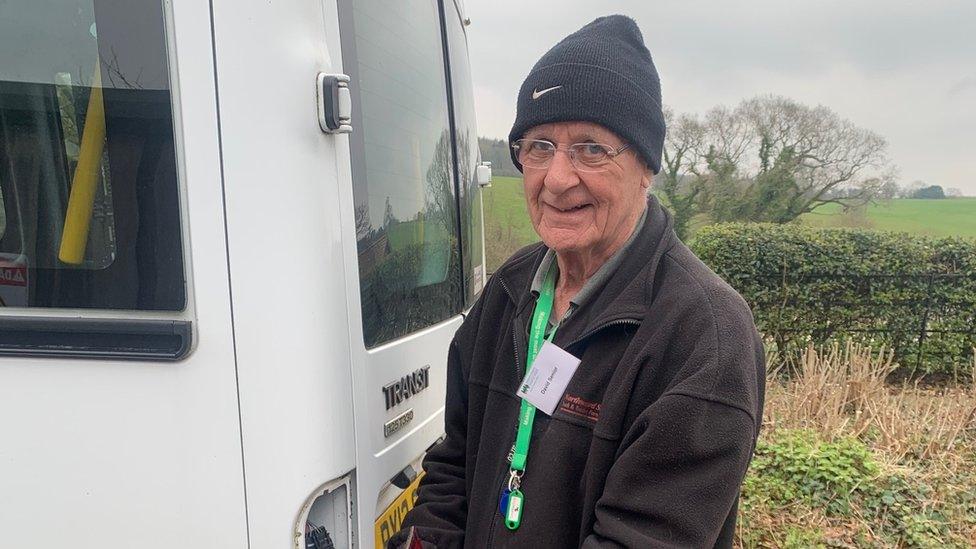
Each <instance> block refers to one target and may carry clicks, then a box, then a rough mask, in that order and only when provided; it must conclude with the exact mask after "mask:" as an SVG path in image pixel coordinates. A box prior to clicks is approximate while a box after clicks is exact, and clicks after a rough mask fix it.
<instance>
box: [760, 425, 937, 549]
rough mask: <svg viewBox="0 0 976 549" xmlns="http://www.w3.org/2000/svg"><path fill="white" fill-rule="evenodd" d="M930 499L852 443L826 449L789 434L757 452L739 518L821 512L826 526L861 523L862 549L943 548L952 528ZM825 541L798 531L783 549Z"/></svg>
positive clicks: (776, 435) (811, 438)
mask: <svg viewBox="0 0 976 549" xmlns="http://www.w3.org/2000/svg"><path fill="white" fill-rule="evenodd" d="M931 493H932V488H931V487H930V486H928V485H927V484H925V483H924V482H922V481H920V480H917V479H913V478H911V477H909V476H908V475H906V474H905V473H904V472H901V471H897V470H894V471H892V470H886V468H885V467H882V465H881V464H880V463H879V462H878V461H877V459H876V457H875V456H874V454H873V453H872V451H871V450H870V449H869V448H868V447H867V446H865V445H864V444H863V443H862V442H860V441H859V440H857V439H855V438H848V437H841V438H838V439H836V440H833V441H827V440H823V439H822V438H820V437H819V436H818V435H817V434H816V433H814V432H812V431H808V430H802V429H797V430H794V429H785V430H779V431H775V432H773V433H771V434H770V435H769V436H768V437H767V438H766V439H761V440H760V441H759V443H758V444H757V446H756V454H755V457H754V458H753V461H752V465H751V466H750V469H749V474H748V475H747V476H746V479H745V482H744V483H743V485H742V513H743V518H744V522H745V523H749V522H750V520H751V519H752V518H753V517H756V516H758V515H761V514H762V513H765V514H769V513H772V512H775V510H777V509H778V510H780V512H781V513H782V512H789V513H792V514H795V515H801V514H804V513H810V512H813V511H814V510H816V512H817V513H822V514H823V516H824V517H826V518H827V519H828V520H840V521H844V520H851V521H856V522H857V523H860V524H861V529H860V530H859V531H858V532H857V533H856V534H857V536H858V537H860V538H861V539H859V540H857V543H856V545H857V546H870V545H878V544H881V545H884V546H897V547H944V546H946V545H947V542H946V540H948V539H949V538H950V535H949V529H948V526H949V524H948V521H947V519H946V517H945V516H944V515H943V514H942V512H941V511H942V510H941V509H940V508H939V506H938V505H935V504H932V503H931V502H930V501H929V499H930V496H931ZM801 507H802V509H799V508H801ZM790 509H792V510H791V511H784V510H790ZM744 526H750V524H745V525H744ZM755 535H760V532H759V531H758V530H757V532H756V534H755ZM824 537H825V535H824V533H823V532H817V531H807V530H800V529H794V530H789V531H787V536H786V539H785V540H780V542H779V543H778V545H783V546H796V547H800V546H803V547H817V546H827V545H829V544H827V543H824V541H825V540H824ZM878 537H880V538H881V539H878ZM871 538H874V539H871ZM743 541H744V542H745V543H746V544H747V545H762V544H763V543H762V540H759V539H744V540H743ZM950 545H951V544H950ZM842 546H843V545H842Z"/></svg>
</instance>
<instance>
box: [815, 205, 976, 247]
mask: <svg viewBox="0 0 976 549" xmlns="http://www.w3.org/2000/svg"><path fill="white" fill-rule="evenodd" d="M801 220H802V221H803V223H804V224H807V225H810V226H813V227H860V228H865V229H874V230H879V231H898V232H907V233H913V234H923V235H928V236H962V237H968V238H976V198H947V199H943V200H919V199H908V198H901V199H896V200H891V201H885V202H880V203H878V204H873V205H870V206H867V207H866V208H864V209H863V210H859V211H855V212H850V213H843V212H841V209H840V207H839V206H838V205H837V204H827V205H825V206H822V207H820V208H818V209H817V210H816V211H814V212H812V213H809V214H806V215H804V216H803V217H802V218H801Z"/></svg>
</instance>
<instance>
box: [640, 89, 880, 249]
mask: <svg viewBox="0 0 976 549" xmlns="http://www.w3.org/2000/svg"><path fill="white" fill-rule="evenodd" d="M665 117H666V121H667V125H668V135H667V137H666V139H665V151H664V161H663V166H662V173H661V175H660V176H659V177H660V179H661V181H660V182H659V183H658V185H657V188H658V189H659V190H660V191H661V193H662V194H663V195H664V196H665V197H666V198H667V200H668V201H669V202H670V205H671V208H672V209H673V210H674V211H675V224H676V228H677V229H679V230H680V232H681V234H683V232H685V231H686V230H687V223H688V221H689V220H690V219H691V217H693V216H694V215H697V214H699V213H703V212H704V213H708V214H709V217H711V219H712V220H714V221H730V220H739V221H769V222H774V223H786V222H788V221H791V220H793V219H796V218H797V217H799V216H800V215H803V214H804V213H807V212H810V211H813V210H815V209H816V208H818V207H820V206H822V205H824V204H828V203H836V204H840V205H841V206H842V207H844V208H845V209H849V208H854V207H857V206H861V205H863V204H865V203H867V202H870V201H872V200H874V199H876V198H878V197H879V195H880V194H881V193H882V189H883V188H884V189H886V192H887V193H888V194H891V192H892V189H893V188H896V186H895V187H893V186H894V185H895V180H896V178H897V173H896V171H895V169H894V168H893V167H892V166H891V165H890V164H889V162H888V160H887V158H886V155H885V151H886V148H887V144H886V142H885V140H884V138H882V137H881V136H879V135H878V134H876V133H874V132H872V131H870V130H866V129H864V128H860V127H858V126H856V125H854V124H853V123H852V122H850V121H848V120H845V119H843V118H841V117H840V116H839V115H837V114H836V113H835V112H833V111H832V110H830V109H828V108H827V107H824V106H817V107H809V106H806V105H803V104H800V103H798V102H796V101H794V100H792V99H788V98H785V97H777V96H761V97H756V98H753V99H749V100H746V101H743V102H742V103H740V104H739V105H738V106H737V107H736V108H735V109H729V108H727V107H723V106H719V107H715V108H713V109H711V110H710V111H708V112H707V113H706V114H705V116H704V117H703V118H702V119H699V118H697V117H696V116H693V115H688V114H680V115H679V114H675V113H674V112H672V111H670V110H666V112H665Z"/></svg>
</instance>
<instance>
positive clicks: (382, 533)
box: [374, 473, 424, 549]
mask: <svg viewBox="0 0 976 549" xmlns="http://www.w3.org/2000/svg"><path fill="white" fill-rule="evenodd" d="M423 477H424V474H423V473H420V474H419V475H417V478H415V479H413V482H411V483H410V486H407V488H406V489H405V490H404V491H403V493H401V494H400V495H399V496H397V498H396V499H395V500H393V503H391V504H390V506H389V507H387V508H386V511H383V514H382V515H380V516H379V517H378V518H377V519H376V522H375V523H374V530H375V532H376V547H377V549H381V548H383V547H386V542H387V541H389V540H390V538H392V537H393V534H396V533H397V532H399V531H400V526H401V525H403V519H404V518H406V516H407V512H408V511H410V510H411V509H413V504H414V502H416V501H417V486H419V485H420V479H422V478H423Z"/></svg>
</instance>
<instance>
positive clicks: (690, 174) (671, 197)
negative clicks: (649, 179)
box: [654, 107, 704, 238]
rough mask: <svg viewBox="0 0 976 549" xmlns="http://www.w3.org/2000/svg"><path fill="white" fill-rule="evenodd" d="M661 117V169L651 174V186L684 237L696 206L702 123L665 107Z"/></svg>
mask: <svg viewBox="0 0 976 549" xmlns="http://www.w3.org/2000/svg"><path fill="white" fill-rule="evenodd" d="M664 120H665V125H666V126H667V128H668V131H667V134H666V135H665V138H664V154H663V156H662V159H661V171H660V172H659V173H658V175H657V177H655V178H654V187H655V189H657V190H658V191H660V193H661V194H663V195H664V198H665V199H666V200H667V202H668V205H669V206H670V207H671V211H672V212H673V213H674V230H675V232H676V233H677V234H678V237H680V238H685V237H686V236H687V233H688V224H689V223H690V222H691V219H692V218H693V217H694V216H695V215H696V214H697V213H698V210H699V200H698V195H699V193H701V190H702V185H701V181H700V177H698V176H699V175H700V173H699V166H698V164H699V163H700V162H701V158H702V153H701V149H702V147H703V138H704V127H703V126H702V124H701V123H700V122H699V121H698V119H697V117H695V116H693V115H688V114H682V115H678V116H676V115H675V114H674V111H673V110H672V109H671V108H669V107H665V108H664Z"/></svg>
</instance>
